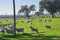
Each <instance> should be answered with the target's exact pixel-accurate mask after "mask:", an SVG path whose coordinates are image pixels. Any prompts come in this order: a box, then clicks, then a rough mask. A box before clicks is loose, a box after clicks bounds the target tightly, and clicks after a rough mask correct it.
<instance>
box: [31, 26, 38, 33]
mask: <svg viewBox="0 0 60 40" xmlns="http://www.w3.org/2000/svg"><path fill="white" fill-rule="evenodd" d="M30 28H31V30H32V31H35V32H37V33H38V29H37V28H34V27H32V26H30Z"/></svg>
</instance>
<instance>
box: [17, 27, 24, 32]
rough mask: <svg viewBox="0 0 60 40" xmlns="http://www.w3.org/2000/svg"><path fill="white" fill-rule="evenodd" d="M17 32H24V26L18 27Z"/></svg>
mask: <svg viewBox="0 0 60 40" xmlns="http://www.w3.org/2000/svg"><path fill="white" fill-rule="evenodd" d="M16 30H17V32H23V33H24V28H17V29H16Z"/></svg>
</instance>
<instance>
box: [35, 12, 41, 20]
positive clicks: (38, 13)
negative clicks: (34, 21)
mask: <svg viewBox="0 0 60 40" xmlns="http://www.w3.org/2000/svg"><path fill="white" fill-rule="evenodd" d="M35 14H36V15H37V16H38V21H40V12H36V13H35Z"/></svg>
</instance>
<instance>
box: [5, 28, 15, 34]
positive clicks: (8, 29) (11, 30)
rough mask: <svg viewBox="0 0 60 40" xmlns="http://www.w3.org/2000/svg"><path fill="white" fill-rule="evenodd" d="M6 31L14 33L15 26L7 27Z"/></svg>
mask: <svg viewBox="0 0 60 40" xmlns="http://www.w3.org/2000/svg"><path fill="white" fill-rule="evenodd" d="M5 30H6V32H7V33H8V34H9V33H11V34H14V29H13V28H5Z"/></svg>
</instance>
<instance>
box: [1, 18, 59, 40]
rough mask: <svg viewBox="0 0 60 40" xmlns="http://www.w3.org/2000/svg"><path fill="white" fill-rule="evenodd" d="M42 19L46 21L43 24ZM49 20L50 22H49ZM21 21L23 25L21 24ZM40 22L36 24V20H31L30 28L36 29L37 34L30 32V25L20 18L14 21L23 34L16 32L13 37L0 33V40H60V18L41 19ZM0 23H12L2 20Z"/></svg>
mask: <svg viewBox="0 0 60 40" xmlns="http://www.w3.org/2000/svg"><path fill="white" fill-rule="evenodd" d="M44 19H46V22H44ZM49 19H51V20H52V21H51V22H49V21H48V20H49ZM22 20H23V21H24V23H22V22H21V21H22ZM30 20H31V19H30ZM41 20H42V21H41V22H38V19H37V18H34V19H33V20H32V26H33V27H34V28H37V29H38V31H39V34H37V33H36V32H33V31H31V29H30V27H29V26H30V24H29V23H27V20H26V19H24V18H22V19H18V20H17V21H16V23H17V24H16V28H24V34H23V33H21V32H19V33H18V32H17V35H16V36H14V35H13V34H8V33H0V40H60V18H41ZM0 21H1V22H2V24H9V23H13V20H12V19H8V21H6V20H4V19H2V20H0ZM45 25H50V26H51V29H47V28H46V27H45ZM5 27H7V26H5Z"/></svg>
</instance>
